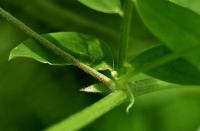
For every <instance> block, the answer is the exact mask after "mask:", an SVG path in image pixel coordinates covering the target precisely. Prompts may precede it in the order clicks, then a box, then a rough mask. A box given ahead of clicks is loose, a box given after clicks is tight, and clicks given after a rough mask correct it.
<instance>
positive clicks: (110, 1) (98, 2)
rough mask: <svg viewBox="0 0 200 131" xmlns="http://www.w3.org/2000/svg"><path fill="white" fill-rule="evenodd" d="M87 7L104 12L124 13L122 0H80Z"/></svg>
mask: <svg viewBox="0 0 200 131" xmlns="http://www.w3.org/2000/svg"><path fill="white" fill-rule="evenodd" d="M78 1H79V2H81V3H82V4H84V5H86V6H87V7H89V8H91V9H94V10H96V11H100V12H104V13H118V14H120V15H121V14H122V9H121V2H120V0H78Z"/></svg>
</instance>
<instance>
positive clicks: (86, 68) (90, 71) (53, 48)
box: [0, 7, 113, 90]
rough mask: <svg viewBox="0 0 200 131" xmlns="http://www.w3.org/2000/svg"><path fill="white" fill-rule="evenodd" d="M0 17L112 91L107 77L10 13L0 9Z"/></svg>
mask: <svg viewBox="0 0 200 131" xmlns="http://www.w3.org/2000/svg"><path fill="white" fill-rule="evenodd" d="M0 15H1V16H2V17H3V18H5V19H6V20H7V21H8V22H9V23H12V24H13V25H15V26H16V27H18V28H19V29H20V30H22V31H23V32H24V33H26V34H27V35H29V36H30V37H31V38H33V39H34V40H36V41H38V42H39V43H40V44H41V45H42V46H44V47H46V48H47V49H49V50H51V51H52V52H53V53H55V54H56V55H58V56H60V57H62V58H63V59H65V60H68V61H70V62H71V63H72V64H73V65H74V66H76V67H78V68H80V69H82V70H83V71H85V72H86V73H88V74H90V75H91V76H93V77H95V78H96V79H98V80H99V81H101V82H102V83H104V84H105V85H107V86H108V87H110V88H111V90H113V88H112V87H113V86H112V85H113V82H112V80H111V79H110V78H108V77H107V76H105V75H103V74H101V73H99V72H98V71H96V70H95V69H93V68H91V67H89V66H87V65H85V64H83V63H81V62H80V61H79V60H77V59H76V58H74V57H73V56H71V55H70V54H68V53H67V52H65V51H63V50H62V49H60V48H58V47H57V46H55V45H54V44H53V43H52V42H50V41H49V40H47V39H45V38H44V37H42V36H41V35H39V34H38V33H36V32H35V31H33V30H32V29H31V28H29V27H28V26H26V25H25V24H24V23H23V22H21V21H19V20H18V19H16V18H15V17H14V16H12V15H11V14H10V13H8V12H7V11H5V10H4V9H2V8H1V7H0Z"/></svg>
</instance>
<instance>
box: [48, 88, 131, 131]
mask: <svg viewBox="0 0 200 131" xmlns="http://www.w3.org/2000/svg"><path fill="white" fill-rule="evenodd" d="M126 99H127V95H126V93H125V92H123V91H115V92H113V93H111V94H109V95H108V96H106V97H105V98H103V99H101V100H100V101H98V102H97V103H95V104H93V105H91V106H89V107H87V108H85V109H84V110H82V111H80V112H78V113H76V114H74V115H72V116H71V117H69V118H68V119H66V120H63V121H62V122H60V123H58V124H55V125H54V126H52V127H50V128H48V129H47V130H46V131H75V130H79V129H81V128H83V127H85V126H86V125H88V124H89V123H91V122H93V121H94V120H96V119H97V118H99V117H100V116H102V115H103V114H105V113H106V112H108V111H110V110H112V109H113V108H115V107H117V106H119V105H121V104H122V103H123V102H124V101H126Z"/></svg>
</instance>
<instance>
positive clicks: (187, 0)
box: [169, 0, 200, 14]
mask: <svg viewBox="0 0 200 131" xmlns="http://www.w3.org/2000/svg"><path fill="white" fill-rule="evenodd" d="M169 1H171V2H173V3H175V4H178V5H180V6H182V7H185V8H188V9H190V10H192V11H194V12H196V13H198V14H200V0H169Z"/></svg>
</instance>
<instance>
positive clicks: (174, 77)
mask: <svg viewBox="0 0 200 131" xmlns="http://www.w3.org/2000/svg"><path fill="white" fill-rule="evenodd" d="M173 55H174V53H173V52H172V51H171V50H170V49H169V48H168V47H167V46H165V45H156V46H154V47H152V48H150V49H147V50H145V51H144V52H142V53H141V54H140V55H138V56H136V57H135V58H134V59H133V60H132V61H131V62H130V63H131V65H132V67H133V68H134V70H141V71H145V73H146V74H148V75H150V76H152V77H155V78H158V79H160V80H163V81H167V82H171V83H178V84H184V85H200V81H199V80H200V71H199V70H198V69H197V68H196V66H194V65H193V64H191V63H189V62H188V61H187V60H185V59H184V58H176V59H173V60H171V61H169V62H166V63H165V64H159V63H160V61H162V60H164V59H165V57H166V56H173ZM148 67H151V68H150V69H149V70H148V69H147V71H146V70H145V69H146V68H148Z"/></svg>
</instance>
